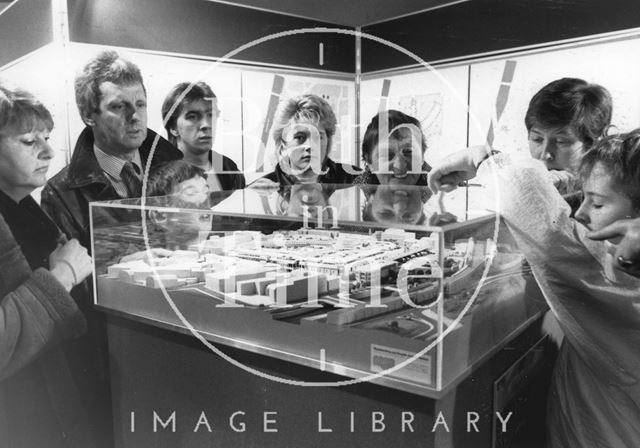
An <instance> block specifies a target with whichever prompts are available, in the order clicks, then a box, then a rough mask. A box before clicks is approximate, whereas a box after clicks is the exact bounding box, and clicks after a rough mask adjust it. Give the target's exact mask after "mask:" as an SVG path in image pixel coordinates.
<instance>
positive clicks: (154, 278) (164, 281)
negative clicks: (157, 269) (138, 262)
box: [146, 275, 178, 289]
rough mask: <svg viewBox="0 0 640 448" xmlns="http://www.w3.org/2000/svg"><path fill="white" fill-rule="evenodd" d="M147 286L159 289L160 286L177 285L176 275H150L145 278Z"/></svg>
mask: <svg viewBox="0 0 640 448" xmlns="http://www.w3.org/2000/svg"><path fill="white" fill-rule="evenodd" d="M146 286H147V288H154V289H159V288H161V287H162V286H164V287H165V288H170V287H172V286H178V277H176V276H175V275H151V276H149V277H147V280H146Z"/></svg>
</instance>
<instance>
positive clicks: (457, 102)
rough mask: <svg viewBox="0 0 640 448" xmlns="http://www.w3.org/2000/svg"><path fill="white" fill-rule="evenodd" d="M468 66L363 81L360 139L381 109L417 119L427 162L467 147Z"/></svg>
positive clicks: (431, 162)
mask: <svg viewBox="0 0 640 448" xmlns="http://www.w3.org/2000/svg"><path fill="white" fill-rule="evenodd" d="M467 94H468V67H467V66H461V67H453V68H445V69H434V70H432V71H426V70H425V71H420V72H416V73H410V74H399V75H391V76H384V77H379V78H375V79H365V80H363V81H362V84H361V89H360V117H361V126H360V137H361V141H362V137H363V136H364V133H365V130H366V127H367V124H368V123H369V122H370V121H371V118H372V117H373V116H375V114H377V113H378V111H379V110H381V109H385V108H387V109H397V110H399V111H401V112H404V113H406V114H408V115H411V116H413V117H415V118H417V119H418V120H419V121H420V122H421V123H422V132H423V133H424V135H425V137H426V139H427V152H426V154H425V159H426V161H427V162H428V163H430V164H433V163H434V162H436V161H438V160H440V159H442V157H444V156H445V155H446V154H448V153H450V152H452V151H456V150H458V149H461V148H464V147H466V144H467V110H466V109H467Z"/></svg>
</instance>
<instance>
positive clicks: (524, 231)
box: [478, 154, 640, 384]
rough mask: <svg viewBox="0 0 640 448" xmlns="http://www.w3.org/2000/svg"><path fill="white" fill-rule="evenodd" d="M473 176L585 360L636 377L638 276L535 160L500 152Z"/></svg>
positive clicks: (612, 373) (639, 356) (639, 359)
mask: <svg viewBox="0 0 640 448" xmlns="http://www.w3.org/2000/svg"><path fill="white" fill-rule="evenodd" d="M478 179H479V180H480V181H481V183H483V184H484V185H485V187H486V189H487V196H488V198H491V199H493V200H494V201H495V204H496V209H497V210H498V211H499V213H500V214H501V216H502V217H503V218H504V221H505V223H506V225H507V227H508V229H509V230H510V232H511V233H512V235H513V237H514V238H515V240H516V242H517V244H518V247H519V249H520V250H521V251H522V252H523V253H524V255H525V256H526V258H527V261H528V262H529V264H530V265H531V268H532V271H533V273H534V276H535V278H536V281H537V283H538V284H539V286H540V289H541V290H542V292H543V294H544V296H545V298H546V299H547V302H548V303H549V306H550V307H551V309H552V311H553V312H554V314H555V315H556V316H557V317H558V321H559V323H560V325H561V327H562V329H563V331H564V332H565V334H566V335H567V337H568V338H569V339H570V341H571V342H572V344H573V345H574V346H575V347H576V349H577V351H578V352H579V353H580V354H581V355H582V357H583V359H584V361H585V362H586V363H588V364H590V365H591V366H592V367H593V368H594V369H595V370H599V371H601V372H603V373H606V374H607V375H608V377H609V378H612V379H613V378H615V379H616V380H617V382H618V383H622V384H633V383H635V382H636V381H637V380H636V377H637V375H638V372H640V313H639V310H640V308H639V307H640V281H639V280H638V279H635V278H633V277H631V276H629V275H626V274H624V273H620V272H617V271H614V270H613V269H612V268H611V266H612V264H611V263H612V260H611V254H610V251H609V250H608V249H609V248H608V247H607V244H606V243H603V242H597V241H591V240H589V239H588V238H586V236H585V234H586V232H587V229H586V228H585V227H584V226H583V225H582V224H580V223H578V222H576V221H575V220H574V219H572V218H570V213H571V210H570V207H569V206H568V204H567V203H566V202H565V201H564V199H563V198H562V196H561V195H560V194H559V193H558V191H557V190H556V189H555V187H554V186H553V182H552V179H551V178H550V177H549V175H548V173H547V171H546V169H545V167H544V165H543V164H542V163H540V162H539V161H536V160H533V159H531V158H530V157H524V156H522V155H519V156H514V155H508V154H500V155H498V156H494V157H492V158H490V159H488V160H487V161H485V162H484V163H483V164H482V165H481V166H480V169H479V172H478Z"/></svg>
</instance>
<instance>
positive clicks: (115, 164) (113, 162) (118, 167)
mask: <svg viewBox="0 0 640 448" xmlns="http://www.w3.org/2000/svg"><path fill="white" fill-rule="evenodd" d="M93 152H94V153H95V155H96V160H97V161H98V165H100V168H101V169H102V171H104V172H105V173H106V174H108V175H109V176H111V177H112V178H113V179H118V180H120V172H121V171H122V167H123V166H124V164H125V163H127V161H126V160H124V159H121V158H119V157H116V156H112V155H111V154H107V153H106V152H104V151H103V150H101V149H100V148H98V145H96V144H95V143H94V144H93ZM131 162H133V164H134V165H136V166H137V167H138V171H139V172H140V173H142V159H141V158H140V151H139V150H137V149H136V152H135V153H134V154H133V159H131Z"/></svg>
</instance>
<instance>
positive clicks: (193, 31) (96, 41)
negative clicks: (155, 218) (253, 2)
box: [0, 0, 356, 182]
mask: <svg viewBox="0 0 640 448" xmlns="http://www.w3.org/2000/svg"><path fill="white" fill-rule="evenodd" d="M32 3H33V2H32V1H31V0H18V1H17V2H15V5H12V7H11V8H9V9H8V10H7V11H5V12H4V13H3V14H2V15H0V21H2V20H5V21H9V20H10V19H11V20H16V21H18V22H20V23H21V24H22V26H24V27H25V28H27V29H28V28H30V27H32V26H34V25H35V24H39V23H40V22H41V21H44V22H46V26H44V27H41V26H39V27H38V29H39V30H41V29H44V31H45V32H46V33H49V36H47V37H48V40H45V41H44V42H41V41H40V40H38V38H39V37H40V35H41V34H42V33H38V34H37V35H36V36H35V37H34V39H33V40H34V42H33V43H32V45H31V46H29V43H30V41H27V42H26V43H24V44H23V45H22V46H15V45H14V46H9V47H6V48H3V51H2V52H0V61H3V62H6V63H5V64H0V66H2V68H1V69H0V79H1V80H2V81H3V82H5V83H8V84H10V85H16V86H20V87H23V88H25V89H28V90H30V91H32V92H33V93H34V94H36V96H37V97H38V98H40V99H41V100H42V101H43V102H44V104H45V105H46V106H47V107H48V108H49V109H51V111H52V113H53V115H54V119H55V122H56V128H55V131H54V133H53V134H52V140H51V141H52V144H53V146H54V148H56V149H58V150H59V155H58V157H57V158H56V159H55V160H54V162H53V163H52V166H51V169H50V170H49V172H48V176H53V175H54V174H56V173H57V172H58V171H59V170H60V169H62V168H63V167H64V166H65V165H66V164H67V163H68V161H69V159H70V156H71V153H72V151H73V146H74V144H75V140H76V138H77V136H78V135H79V134H80V132H81V130H82V129H83V127H84V124H83V122H82V120H81V118H80V116H79V114H78V111H77V107H76V104H75V95H74V91H73V81H74V78H75V75H76V73H77V71H78V70H79V69H80V68H81V67H82V66H83V64H84V63H86V61H87V60H89V59H90V58H91V57H93V56H94V55H96V54H97V53H98V52H99V51H103V50H107V49H112V50H116V51H118V52H119V53H121V54H123V55H124V56H125V57H127V58H128V59H130V60H131V61H133V62H134V63H136V64H137V65H138V66H139V67H140V69H141V71H142V74H143V78H144V81H145V87H146V90H147V94H148V126H149V128H150V129H152V130H154V131H156V132H158V133H159V134H160V135H162V136H164V137H166V131H165V130H164V127H163V122H162V117H161V105H162V102H163V100H164V98H165V96H166V94H167V93H168V92H169V90H170V89H171V87H173V86H174V85H175V84H177V83H179V82H184V81H186V82H194V83H195V82H198V81H204V82H206V83H207V84H209V85H210V86H211V87H212V89H213V91H214V93H215V94H216V96H217V97H218V102H219V104H218V107H219V109H220V110H221V112H222V113H221V115H220V118H219V120H218V122H217V125H218V129H217V133H216V139H215V141H214V147H213V149H214V150H216V151H218V152H220V153H222V154H224V155H226V156H228V157H230V158H231V159H232V160H234V161H235V162H236V164H237V165H238V168H239V169H240V170H242V171H244V172H245V177H246V178H247V181H249V182H250V181H252V180H254V179H256V178H258V177H260V176H262V175H264V174H266V173H268V172H270V171H271V170H272V169H273V167H274V166H275V158H276V156H275V148H274V144H273V141H272V129H273V121H274V118H275V113H276V110H277V107H278V105H279V104H280V103H281V102H282V101H284V100H286V99H288V98H290V97H293V96H297V95H300V94H303V93H314V94H317V95H320V96H321V97H323V98H325V99H326V100H327V101H328V102H329V103H330V105H331V106H332V107H333V109H334V111H335V112H336V116H337V118H338V125H337V134H336V136H335V137H334V144H333V152H332V157H333V158H334V160H336V161H342V162H345V163H352V164H353V163H356V157H355V155H354V149H353V148H354V141H355V139H356V137H355V132H354V128H355V122H354V117H355V116H356V112H355V108H356V91H355V83H354V79H355V77H354V74H353V66H354V56H355V44H354V41H355V38H354V37H353V36H352V35H349V34H348V33H347V34H341V33H339V32H337V33H327V32H316V33H314V32H313V31H311V30H312V29H313V28H314V27H323V29H334V28H335V29H338V31H339V27H337V26H334V25H332V24H329V23H323V22H318V21H313V20H308V19H301V18H295V17H290V16H287V15H284V14H277V13H273V12H268V11H260V10H255V9H250V8H244V7H241V6H234V5H228V4H223V3H217V2H209V1H205V0H187V1H186V2H183V3H182V5H181V7H179V8H177V9H176V3H175V2H173V1H160V2H151V3H152V4H151V3H149V2H140V1H138V2H129V1H127V2H120V3H118V5H110V6H109V7H108V8H107V7H105V6H106V5H105V3H104V2H101V1H79V0H77V1H76V0H73V1H72V0H68V1H60V0H51V1H48V2H46V3H47V6H48V7H49V9H39V10H38V14H36V15H31V16H29V15H28V14H25V12H26V11H28V8H29V7H31V8H33V6H34V5H33V4H32ZM147 3H149V4H147ZM150 8H151V9H150ZM163 8H164V9H163ZM152 10H153V11H159V10H165V12H167V13H168V12H170V11H174V10H175V11H174V12H173V15H172V16H171V15H169V14H149V11H152ZM45 13H46V14H45ZM43 14H44V15H43ZM183 16H184V17H183ZM178 17H181V19H180V20H178ZM231 18H234V20H244V21H245V22H244V23H243V25H242V26H240V25H238V29H237V30H235V31H234V33H231V34H229V35H228V36H225V35H224V32H225V30H229V29H230V28H229V26H230V25H231V26H232V27H234V26H233V25H232V24H231ZM163 20H165V21H166V20H170V21H173V22H172V23H173V26H172V28H173V29H172V33H170V35H171V36H172V39H171V40H170V42H169V41H166V36H167V35H168V34H167V33H164V34H163V33H162V32H160V30H161V29H165V30H166V29H167V26H168V24H167V23H164V22H162V21H163ZM141 22H145V23H147V25H148V26H147V27H145V30H146V31H145V32H139V31H140V30H138V29H137V28H136V26H135V25H136V23H141ZM156 22H158V23H156ZM161 22H162V23H161ZM154 23H155V24H156V25H157V27H155V28H154V27H152V26H151V25H152V24H154ZM14 25H15V24H13V25H12V26H14ZM249 25H252V26H254V28H253V29H251V31H250V32H249V31H248V30H247V32H240V31H239V29H241V28H242V27H244V26H249ZM129 26H130V27H131V28H127V27H129ZM7 29H8V28H6V27H3V30H7ZM234 29H235V28H234ZM305 29H306V30H309V31H308V32H300V30H305ZM105 30H111V32H106V33H105ZM115 31H117V32H115ZM296 31H298V32H300V33H299V34H296ZM347 31H349V30H347ZM46 33H45V34H46ZM221 33H222V34H221ZM287 33H293V34H291V35H287ZM127 36H128V37H127ZM251 36H253V37H254V38H255V42H254V44H252V43H251V40H250V38H251ZM269 36H272V37H271V38H268V37H269ZM196 37H197V38H198V39H199V40H198V41H197V42H196V41H195V40H194V39H195V38H196ZM207 39H208V40H209V41H210V42H212V45H210V46H208V45H203V40H207ZM247 39H249V40H247ZM14 40H15V41H19V39H13V40H12V42H13V41H14ZM196 44H197V45H196ZM32 47H33V48H32ZM5 53H6V54H5ZM298 56H300V58H301V59H299V60H298V62H296V61H295V58H296V57H298ZM5 59H6V61H5Z"/></svg>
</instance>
